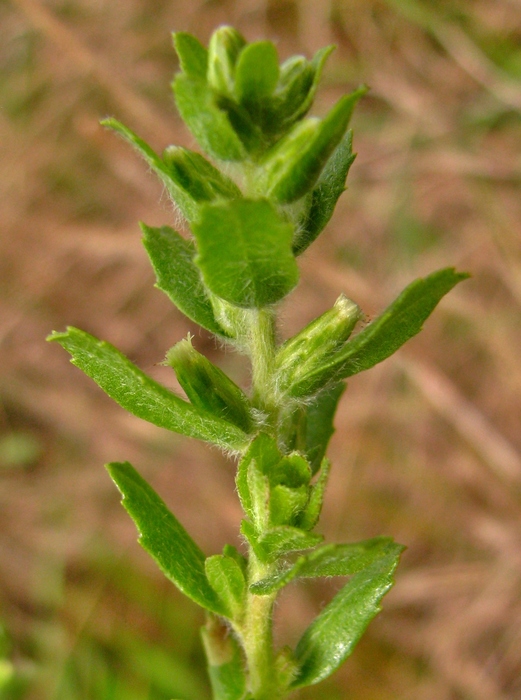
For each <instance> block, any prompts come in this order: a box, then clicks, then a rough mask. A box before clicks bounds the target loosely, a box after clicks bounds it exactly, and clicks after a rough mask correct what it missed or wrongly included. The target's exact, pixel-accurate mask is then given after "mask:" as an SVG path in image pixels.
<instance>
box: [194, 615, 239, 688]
mask: <svg viewBox="0 0 521 700" xmlns="http://www.w3.org/2000/svg"><path fill="white" fill-rule="evenodd" d="M201 633H202V637H203V643H204V648H205V651H206V657H207V659H208V673H209V675H210V681H211V684H212V691H213V698H214V700H245V694H246V674H245V670H244V666H245V664H244V660H243V656H242V652H241V649H240V647H239V644H238V643H237V642H236V640H235V639H234V637H233V635H232V634H230V631H229V629H228V628H227V627H226V626H225V625H223V624H222V623H220V621H219V620H218V619H216V618H215V617H213V616H212V617H211V619H210V620H209V621H208V623H207V625H206V627H203V628H202V630H201ZM248 697H250V696H249V695H248Z"/></svg>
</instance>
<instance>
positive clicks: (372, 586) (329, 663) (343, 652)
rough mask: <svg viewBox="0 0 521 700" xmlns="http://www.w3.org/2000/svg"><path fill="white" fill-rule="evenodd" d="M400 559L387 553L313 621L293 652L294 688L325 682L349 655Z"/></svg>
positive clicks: (345, 587) (361, 573) (375, 608)
mask: <svg viewBox="0 0 521 700" xmlns="http://www.w3.org/2000/svg"><path fill="white" fill-rule="evenodd" d="M399 556H400V555H399V552H390V553H389V554H388V555H386V556H382V557H379V558H377V559H376V561H374V562H373V563H372V564H371V565H370V566H368V567H367V568H364V569H362V570H361V571H359V572H358V573H357V574H355V575H354V576H353V578H352V579H351V580H350V581H349V583H348V584H347V585H346V586H344V588H342V589H341V591H340V592H339V593H337V595H336V596H335V597H334V598H333V600H332V601H331V602H330V603H329V605H327V606H326V607H325V608H324V609H323V610H322V612H321V613H320V614H319V615H318V617H317V618H315V620H314V621H313V622H312V623H311V625H310V626H309V627H308V629H307V630H306V631H305V633H304V635H303V636H302V638H301V639H300V641H299V643H298V645H297V648H296V650H295V657H296V659H297V661H298V662H299V664H300V671H299V674H298V676H297V678H296V679H295V681H294V682H293V684H292V687H293V688H302V687H305V686H308V685H314V684H315V683H318V682H319V681H322V680H324V678H327V677H328V676H330V675H331V674H332V673H333V672H334V671H336V669H337V668H338V667H339V666H340V665H341V664H342V663H343V662H344V661H345V659H346V658H347V657H348V656H349V655H350V654H351V652H352V651H353V649H354V647H355V646H356V644H357V642H358V640H359V639H360V637H361V636H362V634H363V633H364V632H365V629H366V627H367V625H368V624H369V623H370V621H371V620H372V619H373V617H375V615H376V614H377V613H378V612H379V611H380V609H381V608H380V601H381V600H382V598H383V596H384V595H385V594H386V593H387V591H388V590H389V589H390V588H391V586H392V585H393V573H394V570H395V569H396V566H397V565H398V559H399Z"/></svg>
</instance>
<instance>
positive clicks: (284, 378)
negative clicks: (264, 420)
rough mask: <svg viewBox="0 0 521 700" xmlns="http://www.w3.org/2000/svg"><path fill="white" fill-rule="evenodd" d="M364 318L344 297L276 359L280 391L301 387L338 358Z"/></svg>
mask: <svg viewBox="0 0 521 700" xmlns="http://www.w3.org/2000/svg"><path fill="white" fill-rule="evenodd" d="M361 315H362V313H361V311H360V309H359V307H358V305H357V304H355V303H354V302H353V301H351V300H350V299H348V298H347V297H346V296H344V294H341V295H340V296H339V297H338V299H337V300H336V301H335V304H334V306H333V308H331V309H328V311H326V312H325V313H323V314H321V315H320V316H319V317H318V318H316V319H314V320H313V321H311V323H309V324H308V325H307V326H306V327H305V328H303V329H302V330H301V331H300V332H299V333H297V335H295V336H293V337H292V338H290V339H289V340H287V341H286V342H285V343H284V344H283V345H282V347H281V348H280V349H279V351H278V352H277V354H276V356H275V371H276V373H277V380H276V381H277V387H278V388H279V390H280V391H282V392H284V391H286V390H287V388H288V387H290V386H292V385H294V384H298V382H299V380H300V378H301V377H303V376H307V375H308V374H311V373H312V372H313V371H314V370H315V369H316V368H319V367H321V366H322V365H323V364H324V361H326V362H327V361H328V360H329V359H330V358H331V357H332V356H334V353H335V351H337V350H339V349H340V348H342V346H343V345H344V344H345V342H346V341H347V339H348V338H349V337H350V335H351V333H352V332H353V330H354V328H355V326H356V324H357V323H358V320H359V319H360V317H361Z"/></svg>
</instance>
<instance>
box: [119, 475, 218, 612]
mask: <svg viewBox="0 0 521 700" xmlns="http://www.w3.org/2000/svg"><path fill="white" fill-rule="evenodd" d="M107 469H108V471H109V474H110V476H111V477H112V479H113V480H114V482H115V484H116V486H117V487H118V489H119V490H120V491H121V494H122V496H123V501H122V503H123V506H124V507H125V510H126V511H127V512H128V514H129V515H130V517H131V518H132V520H133V521H134V523H135V524H136V527H137V529H138V532H139V543H140V544H141V546H142V547H143V548H144V549H146V551H147V552H148V553H149V554H150V555H151V556H152V557H153V558H154V559H155V560H156V562H157V563H158V565H159V568H160V569H161V571H162V572H163V573H164V574H165V576H166V577H167V578H168V579H170V581H172V582H173V583H175V585H176V586H177V587H178V588H179V590H181V591H182V592H183V593H184V594H185V595H187V596H188V597H189V598H191V599H192V600H193V601H194V602H195V603H197V604H198V605H201V606H202V607H203V608H206V610H210V611H211V612H214V613H216V614H217V615H222V614H224V613H225V609H224V606H223V605H222V603H221V601H220V600H219V598H218V596H217V594H216V593H215V591H214V590H213V588H212V587H211V586H210V584H209V582H208V579H207V578H206V574H205V570H204V561H205V557H204V554H203V552H202V551H201V550H200V549H199V547H198V546H197V545H196V544H195V542H194V541H193V540H192V538H191V537H190V535H189V534H188V533H187V532H186V530H185V529H184V528H183V526H182V525H181V523H180V522H179V521H178V520H177V518H176V517H175V516H174V515H173V514H172V513H171V512H170V511H169V510H168V508H167V507H166V505H165V504H164V503H163V501H162V500H161V498H159V496H158V495H157V493H156V492H155V491H154V490H153V489H152V487H151V486H150V485H149V484H147V482H146V481H145V480H144V479H143V477H141V476H140V475H139V474H138V472H137V471H136V470H135V469H134V467H133V466H132V465H131V464H129V463H128V462H113V463H112V464H108V465H107Z"/></svg>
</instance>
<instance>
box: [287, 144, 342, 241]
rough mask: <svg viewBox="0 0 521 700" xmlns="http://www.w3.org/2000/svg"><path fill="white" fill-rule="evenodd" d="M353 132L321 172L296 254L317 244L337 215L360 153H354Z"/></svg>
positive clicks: (334, 152) (299, 232)
mask: <svg viewBox="0 0 521 700" xmlns="http://www.w3.org/2000/svg"><path fill="white" fill-rule="evenodd" d="M352 143H353V132H352V131H348V132H347V134H346V135H345V136H344V138H343V139H342V141H340V143H339V144H338V146H337V147H336V149H335V150H334V151H333V154H332V155H331V157H330V158H329V160H328V161H327V163H326V165H325V167H324V170H323V171H322V172H321V173H320V177H319V178H318V180H317V184H316V185H315V187H314V189H313V191H312V192H311V201H310V205H309V209H308V211H307V213H306V216H305V218H304V220H303V221H302V222H301V224H300V226H299V228H298V237H297V239H296V241H295V242H294V244H293V252H294V254H295V255H300V254H301V253H303V252H304V251H305V250H306V248H307V247H308V246H309V245H310V244H311V243H313V241H314V240H315V239H316V238H317V236H318V235H319V234H320V233H321V232H322V230H323V229H324V228H325V226H326V224H327V223H328V222H329V220H330V219H331V217H332V216H333V212H334V210H335V206H336V203H337V201H338V198H339V197H340V195H341V194H342V192H344V191H345V182H346V178H347V175H348V173H349V168H350V167H351V165H352V164H353V162H354V160H355V158H356V154H355V153H353V152H352Z"/></svg>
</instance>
